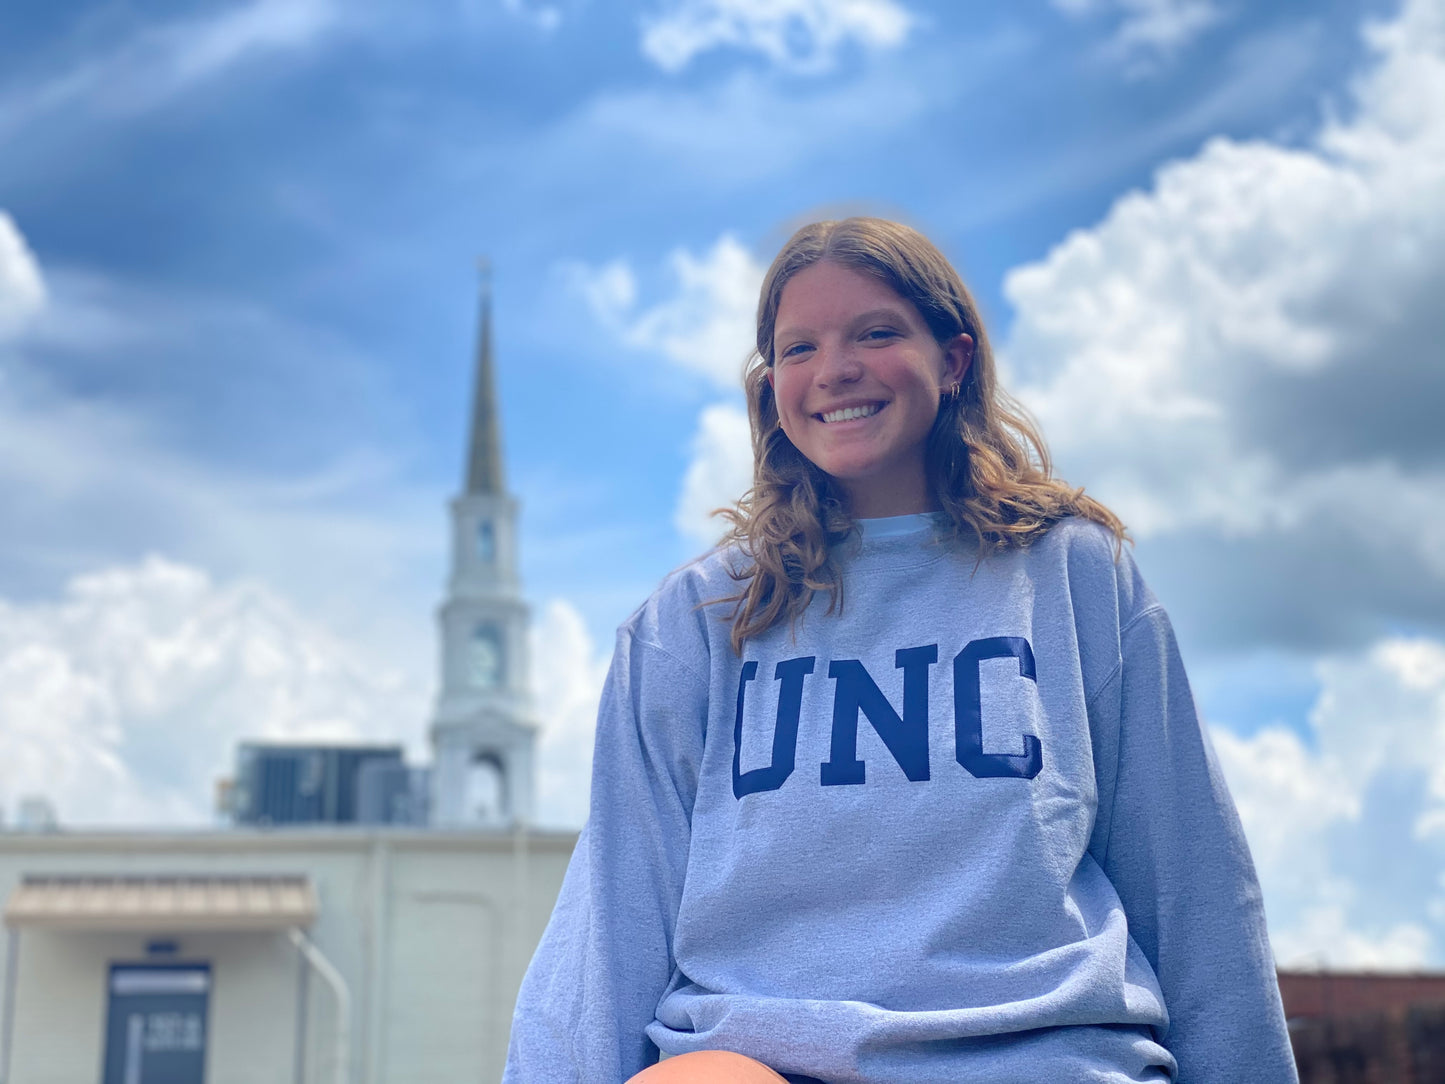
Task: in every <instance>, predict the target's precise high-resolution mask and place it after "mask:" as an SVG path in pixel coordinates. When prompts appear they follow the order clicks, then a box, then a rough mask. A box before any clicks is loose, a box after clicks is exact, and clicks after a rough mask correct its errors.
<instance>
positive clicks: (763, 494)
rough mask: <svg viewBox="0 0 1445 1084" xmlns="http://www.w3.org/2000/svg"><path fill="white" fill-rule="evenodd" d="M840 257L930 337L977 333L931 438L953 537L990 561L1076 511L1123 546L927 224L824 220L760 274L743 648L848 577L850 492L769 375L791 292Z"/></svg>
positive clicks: (742, 539)
mask: <svg viewBox="0 0 1445 1084" xmlns="http://www.w3.org/2000/svg"><path fill="white" fill-rule="evenodd" d="M825 260H826V261H829V262H831V263H835V264H838V265H839V266H842V267H846V268H849V269H851V270H854V271H860V272H862V273H864V274H866V275H871V276H873V277H874V278H876V279H879V280H880V281H882V282H883V283H885V284H886V285H888V286H889V287H890V288H892V289H893V290H894V291H895V292H896V293H897V294H898V295H899V296H900V297H903V298H904V299H906V300H907V301H909V302H911V303H912V304H913V305H914V307H915V308H917V310H918V312H919V314H920V315H921V316H922V317H923V319H924V322H925V323H927V325H928V328H929V330H930V331H931V332H932V334H933V337H934V338H935V339H936V340H937V341H938V342H939V343H940V344H947V343H948V342H950V341H952V340H953V339H954V338H955V337H957V336H958V335H959V334H966V335H968V336H969V337H970V338H972V339H973V361H972V363H971V364H970V365H969V367H968V371H967V372H966V373H965V374H964V378H963V381H962V387H961V389H960V391H959V393H958V394H957V395H956V396H947V395H945V396H943V397H942V399H941V401H940V403H939V409H938V416H937V417H936V418H935V419H934V423H933V429H932V431H931V432H930V434H929V437H928V449H927V462H928V483H929V487H930V490H931V491H932V493H933V496H934V497H935V498H936V499H937V501H938V504H939V506H940V507H941V508H942V510H943V512H944V513H945V514H946V515H947V517H948V520H949V523H950V527H951V530H950V532H949V533H950V536H951V537H952V538H953V539H955V540H962V541H965V542H972V543H973V544H974V545H975V546H976V548H977V552H978V555H979V557H980V558H982V557H983V556H984V555H986V554H988V553H989V552H993V551H999V550H1006V549H1012V548H1019V547H1023V546H1027V545H1028V544H1029V543H1030V542H1032V541H1034V540H1035V539H1036V538H1038V537H1040V536H1041V535H1042V534H1044V532H1046V531H1047V530H1048V529H1049V528H1050V527H1052V526H1053V525H1054V524H1055V523H1057V522H1058V521H1059V520H1061V519H1063V518H1065V517H1066V516H1082V517H1084V518H1086V519H1091V520H1093V521H1095V522H1096V523H1101V524H1103V525H1104V526H1105V527H1107V528H1108V529H1109V530H1110V531H1112V532H1113V534H1114V539H1115V548H1116V551H1117V549H1118V547H1119V546H1121V545H1122V544H1123V542H1124V540H1125V538H1126V537H1127V536H1126V535H1125V533H1124V525H1123V523H1122V522H1120V520H1119V518H1118V517H1117V516H1115V515H1114V513H1112V512H1111V511H1109V509H1107V508H1105V507H1104V506H1103V505H1102V504H1100V503H1099V502H1098V501H1096V500H1094V499H1093V498H1092V497H1087V496H1085V495H1084V491H1083V489H1081V488H1077V487H1074V486H1070V485H1068V484H1067V483H1065V482H1063V481H1062V480H1060V479H1057V478H1055V477H1053V475H1052V472H1051V468H1050V462H1049V453H1048V449H1047V448H1046V447H1045V446H1044V441H1043V437H1042V436H1041V435H1040V434H1039V431H1038V429H1037V427H1036V426H1035V425H1034V424H1033V422H1032V421H1031V420H1030V419H1029V417H1028V415H1027V414H1026V413H1025V411H1024V409H1023V407H1022V406H1020V405H1019V404H1018V403H1017V402H1016V401H1015V400H1014V399H1013V398H1012V397H1011V396H1009V395H1008V393H1007V392H1005V391H1004V390H1003V389H1002V388H1001V387H999V385H998V376H997V373H996V372H995V365H994V360H993V352H992V351H991V350H990V349H989V345H988V336H987V334H985V332H984V328H983V322H982V321H981V320H980V319H979V315H978V307H977V306H976V305H975V304H974V301H973V298H972V296H970V294H969V292H968V288H967V287H965V286H964V284H963V280H962V279H960V278H959V276H958V272H957V271H955V270H954V269H953V266H952V265H951V264H950V263H949V262H948V260H947V259H946V258H945V257H944V255H943V254H942V253H941V252H939V251H938V249H937V248H935V247H934V245H933V243H932V242H930V241H929V240H928V239H927V238H926V237H924V236H923V235H922V234H921V233H919V232H918V231H917V230H914V229H912V228H910V227H908V226H904V225H902V224H900V223H897V222H890V221H887V220H886V219H880V218H847V219H843V220H841V221H836V222H814V223H812V224H811V225H808V226H804V227H803V228H802V229H800V230H799V231H798V232H797V233H795V234H793V236H792V237H791V238H790V239H789V240H788V243H787V244H785V245H784V246H783V249H782V251H781V252H779V253H778V256H777V258H776V259H775V260H773V265H772V267H770V268H769V269H768V273H767V277H766V278H765V279H764V280H763V289H762V294H761V296H760V298H759V300H758V335H757V351H756V353H755V354H753V355H752V356H751V358H750V359H749V361H748V365H747V369H746V371H745V373H744V377H743V383H744V387H745V391H746V393H747V400H748V418H749V420H750V421H751V423H752V439H753V485H752V488H751V489H749V490H748V492H747V493H745V494H744V495H743V497H742V499H741V500H739V501H738V502H737V506H736V507H735V508H731V509H722V510H720V512H721V514H722V515H723V516H724V517H725V518H726V519H728V521H729V522H730V523H731V525H732V526H731V529H730V530H729V531H728V533H727V535H726V536H725V537H724V539H723V541H724V542H725V543H734V544H736V545H738V546H739V548H740V549H741V551H742V552H743V554H744V555H745V556H746V557H747V558H748V559H749V562H750V563H749V564H748V565H747V566H746V567H742V568H740V569H738V571H736V572H735V573H734V578H735V579H736V580H737V581H738V583H739V584H740V588H739V590H738V592H737V593H736V594H733V595H729V596H727V597H725V598H722V599H718V600H717V601H718V602H723V603H726V602H732V603H734V604H735V606H734V610H733V614H732V645H733V649H734V650H735V651H737V652H739V653H741V652H742V645H743V641H745V640H746V639H747V638H748V637H750V636H757V635H759V634H761V633H763V632H765V631H766V630H768V629H770V628H772V627H773V626H774V625H775V624H777V623H778V622H779V621H781V620H783V619H784V618H786V619H788V620H790V621H793V622H796V621H797V619H798V618H799V617H800V616H801V615H802V613H803V611H804V610H805V609H806V608H807V607H808V604H809V603H810V602H811V601H812V598H813V595H814V593H815V592H818V591H826V592H827V593H828V612H829V613H832V612H834V610H835V609H836V610H841V608H842V605H843V581H842V577H841V575H840V573H839V569H838V567H837V565H836V564H835V563H834V561H833V559H832V557H831V555H830V547H832V546H833V545H835V544H836V543H838V542H841V541H843V540H844V539H845V538H846V537H847V536H848V534H849V533H850V532H851V531H852V530H853V520H852V518H851V517H850V515H849V512H848V502H847V497H846V494H845V493H844V491H843V488H842V487H841V486H840V485H839V484H838V483H837V482H836V481H835V480H834V479H833V478H832V477H830V476H829V475H828V474H826V473H825V472H823V471H822V470H820V469H818V468H817V467H816V466H814V465H813V463H812V462H810V461H809V460H808V459H807V458H806V457H805V456H804V455H803V454H802V453H801V452H800V451H798V449H797V448H796V447H795V446H794V445H793V443H792V441H790V440H789V439H788V437H787V435H786V434H785V433H784V432H783V430H782V428H781V427H780V425H779V422H778V407H777V401H776V399H775V398H774V395H773V388H772V385H771V384H770V383H769V382H768V374H769V372H770V370H771V369H772V366H773V360H774V359H773V329H774V324H775V323H776V321H777V316H778V304H779V302H780V301H781V299H782V295H783V288H784V287H785V286H787V284H788V282H789V281H790V280H791V279H792V277H793V276H794V275H796V274H797V273H798V272H799V271H801V270H803V269H804V268H805V267H811V266H812V265H813V264H815V263H820V262H822V261H825Z"/></svg>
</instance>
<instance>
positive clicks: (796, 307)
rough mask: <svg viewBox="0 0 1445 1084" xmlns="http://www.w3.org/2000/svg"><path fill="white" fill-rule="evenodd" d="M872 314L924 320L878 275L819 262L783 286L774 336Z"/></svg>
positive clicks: (912, 306)
mask: <svg viewBox="0 0 1445 1084" xmlns="http://www.w3.org/2000/svg"><path fill="white" fill-rule="evenodd" d="M870 315H898V316H903V317H906V318H912V319H918V320H921V315H920V314H919V312H918V310H917V308H916V307H915V306H914V305H913V303H912V302H910V301H908V300H907V299H906V298H905V297H903V296H902V295H901V294H899V293H898V291H897V290H895V289H894V288H893V287H892V286H890V285H889V284H888V283H886V282H884V281H883V280H882V279H881V278H879V277H878V276H877V275H872V274H869V273H867V272H865V271H858V270H855V269H853V268H851V267H845V266H843V265H842V264H838V263H833V262H831V261H820V262H818V263H815V264H811V265H809V266H808V267H805V268H803V270H801V271H799V272H798V273H797V274H795V275H793V276H792V277H791V278H790V279H789V280H788V281H787V282H786V283H785V284H784V285H783V289H782V293H781V295H780V296H779V298H778V313H777V319H776V321H775V334H780V333H783V332H785V331H788V330H790V329H793V328H797V329H802V330H816V329H817V327H818V326H820V325H829V324H835V323H839V322H846V321H851V320H856V319H859V318H862V317H865V316H870Z"/></svg>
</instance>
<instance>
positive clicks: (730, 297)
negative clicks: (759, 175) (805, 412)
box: [564, 233, 765, 390]
mask: <svg viewBox="0 0 1445 1084" xmlns="http://www.w3.org/2000/svg"><path fill="white" fill-rule="evenodd" d="M668 265H669V271H670V273H671V278H672V281H673V286H674V293H673V294H672V296H671V297H669V298H667V299H666V300H664V301H660V302H658V303H657V304H655V305H652V306H650V307H648V308H645V309H642V310H641V311H638V310H637V307H636V306H637V281H636V276H635V275H634V273H633V271H632V269H631V267H630V266H629V265H628V264H627V263H626V262H625V261H622V260H614V261H612V262H611V263H608V264H606V265H604V266H602V267H600V268H595V269H594V268H588V267H586V266H584V265H581V264H572V265H569V266H568V267H566V268H565V269H564V273H565V277H566V278H567V279H568V280H569V281H570V283H571V284H572V287H573V289H575V290H576V291H577V292H578V293H579V294H580V295H581V296H582V298H583V299H584V300H585V301H586V302H587V304H588V305H589V306H590V307H591V309H592V311H593V313H594V315H596V317H597V318H598V319H599V320H600V321H601V322H602V323H603V324H605V325H606V326H608V327H610V328H612V329H613V330H614V331H615V332H616V333H617V334H618V335H619V337H620V338H621V340H622V342H623V343H625V344H626V345H627V346H629V347H634V348H636V349H641V350H648V351H651V352H653V353H657V354H660V355H661V356H663V357H664V358H666V359H667V360H668V361H671V362H672V363H673V364H674V365H676V366H678V367H679V368H681V369H684V370H687V371H689V372H694V373H699V374H701V375H702V376H705V377H707V378H708V379H709V380H710V381H712V383H713V384H715V385H716V386H717V387H719V388H725V389H730V390H731V389H737V388H740V387H741V386H742V371H743V363H744V362H745V361H746V360H747V358H748V355H749V353H750V352H751V350H752V346H753V334H754V332H753V323H754V319H755V313H756V310H757V304H758V291H759V289H761V287H762V282H763V273H764V270H765V269H764V268H763V267H762V266H760V265H759V264H758V263H757V262H756V261H755V260H754V259H753V258H752V255H751V254H750V253H749V252H748V250H747V249H746V248H744V247H743V245H742V243H741V242H739V241H738V240H737V238H735V237H733V236H732V234H727V233H725V234H723V235H722V236H721V237H719V238H718V239H717V241H716V243H715V244H714V245H713V247H712V248H711V249H710V250H709V251H707V252H705V253H703V254H702V255H701V256H694V255H693V254H692V253H691V252H689V251H687V250H686V249H682V248H679V249H676V250H674V251H673V252H672V254H671V255H670V256H669V257H668Z"/></svg>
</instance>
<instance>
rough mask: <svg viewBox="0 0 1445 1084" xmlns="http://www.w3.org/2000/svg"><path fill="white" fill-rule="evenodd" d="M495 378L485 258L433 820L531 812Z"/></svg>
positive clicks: (521, 606)
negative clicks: (474, 388) (474, 383)
mask: <svg viewBox="0 0 1445 1084" xmlns="http://www.w3.org/2000/svg"><path fill="white" fill-rule="evenodd" d="M494 383H495V378H494V374H493V372H492V288H491V273H490V270H489V269H488V267H487V266H486V264H485V263H484V264H483V265H482V268H481V328H480V332H479V335H478V340H477V376H476V394H475V396H474V398H473V404H472V419H471V440H470V443H469V446H468V453H467V467H466V483H465V488H464V489H463V491H462V493H461V494H460V495H459V496H458V497H457V498H456V499H455V500H453V501H452V502H451V518H452V570H451V579H450V582H449V583H448V586H447V597H446V601H444V602H443V603H442V605H441V607H440V608H439V610H438V612H437V620H438V622H439V624H440V626H441V691H440V693H439V694H438V697H437V706H436V715H435V718H434V719H433V721H432V726H431V741H432V755H433V766H432V812H431V820H432V823H433V824H434V825H436V826H438V827H442V828H447V827H453V828H460V827H481V826H493V827H503V826H507V825H514V824H525V823H528V822H530V820H531V819H532V775H533V767H534V762H533V758H534V749H535V746H536V738H537V728H536V724H535V723H534V722H533V721H532V718H531V710H530V709H531V704H530V697H529V695H528V692H527V617H528V611H527V604H526V603H525V602H524V601H523V600H522V592H521V583H520V580H519V579H518V576H517V502H516V500H515V499H514V498H513V497H512V496H511V495H510V494H509V493H507V492H506V489H505V487H504V485H503V481H502V439H501V430H500V427H499V425H498V419H497V401H496V391H495V386H494Z"/></svg>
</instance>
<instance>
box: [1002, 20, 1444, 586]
mask: <svg viewBox="0 0 1445 1084" xmlns="http://www.w3.org/2000/svg"><path fill="white" fill-rule="evenodd" d="M1442 11H1445V5H1441V4H1440V3H1439V2H1438V0H1410V2H1409V3H1407V4H1406V6H1405V7H1404V9H1403V10H1402V12H1401V15H1400V17H1399V19H1398V20H1397V21H1396V22H1393V23H1390V24H1383V25H1379V26H1375V27H1373V28H1371V29H1369V30H1368V31H1367V35H1368V38H1369V41H1370V43H1371V45H1372V47H1373V49H1374V51H1375V54H1376V57H1375V63H1374V65H1373V67H1372V68H1371V69H1370V70H1369V71H1368V72H1366V73H1365V74H1364V76H1363V77H1362V78H1360V79H1358V80H1357V81H1356V83H1355V87H1354V102H1353V107H1352V114H1351V116H1350V117H1349V119H1346V120H1335V121H1332V122H1330V123H1328V124H1326V125H1325V126H1324V127H1323V129H1322V130H1321V131H1320V132H1319V133H1318V135H1317V136H1316V138H1315V139H1314V140H1313V141H1312V143H1311V144H1310V145H1308V146H1305V147H1302V148H1290V147H1284V146H1279V145H1274V144H1270V143H1266V142H1243V143H1242V142H1237V141H1233V140H1228V139H1216V140H1213V141H1211V142H1210V143H1209V144H1208V145H1206V146H1205V147H1204V148H1203V149H1202V150H1201V151H1200V153H1199V154H1198V155H1196V156H1195V157H1193V158H1191V159H1188V160H1185V161H1180V162H1175V163H1172V164H1170V165H1167V166H1165V167H1164V168H1163V169H1161V170H1160V172H1159V173H1158V175H1157V177H1156V179H1155V182H1154V185H1153V187H1152V188H1151V189H1150V190H1149V191H1147V192H1132V193H1129V194H1128V195H1126V196H1124V197H1122V198H1121V199H1119V200H1118V201H1117V202H1116V203H1115V204H1114V206H1113V207H1112V208H1111V210H1110V211H1109V213H1108V215H1107V216H1106V217H1105V218H1104V220H1103V221H1102V222H1101V223H1099V224H1098V225H1096V226H1094V227H1092V228H1089V229H1084V230H1079V231H1077V232H1075V233H1073V234H1071V235H1070V236H1069V237H1067V238H1066V239H1065V240H1064V241H1063V242H1062V243H1061V244H1059V245H1058V246H1057V247H1056V248H1055V249H1054V250H1053V251H1052V252H1050V253H1049V255H1048V256H1047V258H1046V259H1044V260H1043V261H1041V262H1039V263H1036V264H1032V265H1029V266H1026V267H1021V268H1018V269H1016V270H1015V271H1013V272H1011V273H1010V274H1009V275H1008V277H1007V279H1006V282H1005V292H1006V294H1007V296H1008V297H1009V299H1010V300H1011V301H1012V302H1013V304H1014V305H1015V306H1016V309H1017V320H1016V322H1015V325H1014V327H1013V329H1012V331H1011V333H1010V337H1009V339H1008V342H1007V343H1006V344H1005V346H1004V349H1003V350H1002V351H1001V355H1002V357H1003V359H1004V362H1005V363H1006V367H1007V368H1008V369H1009V370H1010V380H1011V383H1012V386H1014V388H1015V390H1017V391H1018V392H1019V393H1020V395H1021V397H1022V398H1023V399H1024V401H1025V402H1026V403H1027V404H1028V405H1029V406H1030V407H1031V408H1032V409H1033V411H1034V412H1035V413H1036V414H1037V415H1038V416H1039V418H1040V420H1041V421H1042V423H1043V428H1044V432H1045V433H1046V434H1047V435H1048V437H1049V440H1050V443H1051V446H1052V448H1053V450H1054V452H1055V453H1056V457H1057V460H1058V462H1059V464H1060V467H1061V472H1062V473H1063V474H1064V475H1065V476H1066V477H1069V478H1070V479H1071V480H1073V481H1077V482H1083V483H1086V484H1087V485H1088V486H1089V488H1090V490H1091V491H1092V492H1094V493H1096V494H1097V495H1099V496H1100V497H1102V498H1103V499H1105V500H1106V501H1108V502H1110V503H1112V504H1114V505H1116V506H1117V507H1118V509H1119V511H1120V512H1121V514H1122V515H1123V516H1124V518H1125V520H1126V521H1127V522H1129V523H1130V525H1131V526H1132V527H1133V528H1134V529H1135V530H1136V532H1137V533H1139V534H1140V535H1142V536H1145V537H1147V536H1172V537H1178V538H1183V537H1184V536H1185V535H1187V534H1188V533H1190V532H1198V531H1200V530H1205V531H1208V532H1211V533H1213V534H1216V535H1223V536H1226V537H1235V538H1244V537H1264V536H1270V537H1276V538H1281V539H1284V538H1288V539H1291V540H1293V543H1292V544H1295V545H1310V546H1316V547H1318V546H1324V545H1328V546H1332V547H1336V548H1339V547H1345V549H1344V550H1342V551H1341V553H1342V556H1341V557H1340V558H1339V563H1340V564H1341V565H1342V566H1344V567H1346V568H1347V569H1348V568H1350V567H1354V568H1360V569H1366V568H1372V569H1375V570H1376V571H1375V573H1374V575H1375V576H1376V579H1375V580H1373V581H1372V583H1371V586H1370V589H1369V590H1366V589H1364V588H1362V589H1361V591H1360V594H1362V595H1367V594H1370V593H1372V592H1373V593H1374V594H1376V595H1379V594H1381V593H1382V591H1381V586H1380V583H1379V576H1381V575H1385V576H1391V575H1393V576H1395V577H1396V578H1398V579H1400V580H1401V581H1402V582H1403V581H1405V580H1406V579H1412V580H1413V581H1414V583H1415V584H1416V585H1419V584H1424V585H1425V586H1426V587H1427V588H1428V589H1438V588H1441V587H1442V585H1445V570H1442V567H1441V561H1440V559H1439V556H1438V553H1439V549H1438V547H1439V544H1440V542H1441V540H1442V539H1445V469H1442V468H1445V431H1442V430H1441V429H1440V426H1439V424H1438V418H1437V417H1436V414H1437V405H1438V404H1439V403H1440V402H1441V401H1442V400H1445V367H1442V366H1441V365H1440V364H1439V342H1440V340H1441V336H1442V334H1445V319H1442V317H1441V315H1440V314H1441V311H1442V310H1441V308H1440V306H1439V304H1438V298H1439V296H1441V293H1442V292H1445V44H1442V40H1445V32H1442V30H1441V24H1442V23H1445V14H1442ZM1367 508H1368V512H1367V511H1366V509H1367ZM1384 538H1388V539H1390V540H1391V543H1390V544H1391V546H1392V547H1393V549H1394V551H1395V558H1394V560H1393V561H1392V562H1390V564H1389V565H1388V566H1382V565H1381V564H1380V563H1379V562H1378V561H1374V560H1369V561H1366V560H1364V559H1363V557H1364V554H1365V551H1366V550H1368V551H1369V554H1370V556H1371V557H1373V556H1375V551H1376V549H1377V548H1378V546H1379V542H1380V540H1381V539H1384ZM1350 547H1353V549H1351V548H1350ZM1430 585H1434V588H1430ZM1403 590H1404V588H1403V587H1402V588H1401V591H1403Z"/></svg>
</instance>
